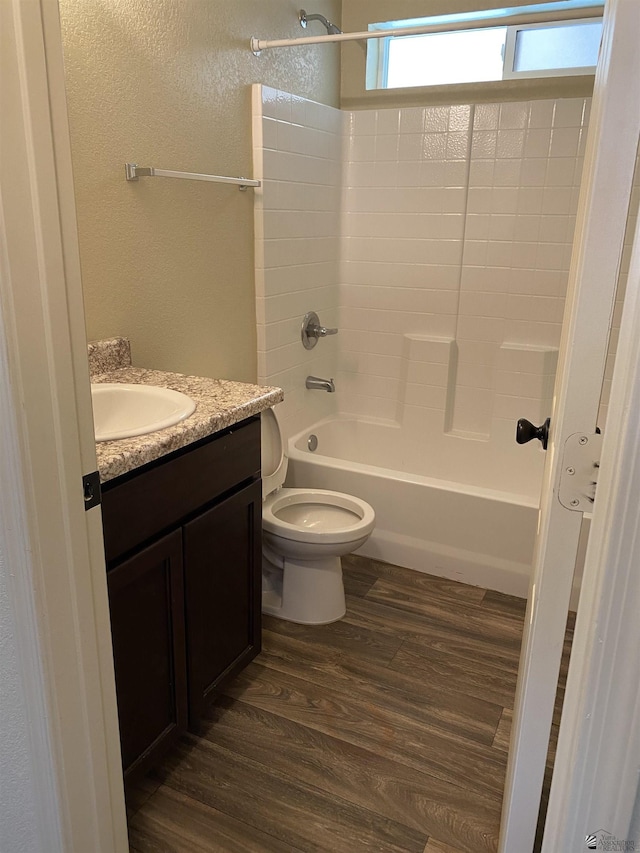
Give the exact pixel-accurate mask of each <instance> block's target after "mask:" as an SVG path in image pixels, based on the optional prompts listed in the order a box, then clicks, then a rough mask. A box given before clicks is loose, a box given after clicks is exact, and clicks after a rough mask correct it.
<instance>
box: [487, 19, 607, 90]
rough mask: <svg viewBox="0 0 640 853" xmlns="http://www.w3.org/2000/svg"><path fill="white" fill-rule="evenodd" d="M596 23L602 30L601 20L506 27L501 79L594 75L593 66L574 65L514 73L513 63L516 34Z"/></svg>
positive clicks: (594, 68) (548, 22) (578, 20)
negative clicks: (525, 31) (524, 31)
mask: <svg viewBox="0 0 640 853" xmlns="http://www.w3.org/2000/svg"><path fill="white" fill-rule="evenodd" d="M598 23H599V24H600V27H601V28H602V18H569V19H566V20H564V21H547V22H541V23H539V24H521V25H518V24H514V25H512V26H510V27H507V38H506V41H505V44H504V62H503V68H502V79H503V80H522V79H531V78H537V77H577V76H579V75H584V74H595V71H596V66H595V65H574V66H570V67H568V68H540V69H537V70H535V71H516V70H515V69H514V63H515V58H516V43H517V39H518V33H519V32H522V31H523V30H549V29H552V28H555V27H566V26H575V25H577V24H598Z"/></svg>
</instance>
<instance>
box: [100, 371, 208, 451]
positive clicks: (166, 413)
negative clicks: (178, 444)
mask: <svg viewBox="0 0 640 853" xmlns="http://www.w3.org/2000/svg"><path fill="white" fill-rule="evenodd" d="M91 399H92V402H93V423H94V427H95V433H96V441H114V440H115V439H117V438H131V437H133V436H135V435H145V434H146V433H148V432H155V431H156V430H158V429H164V428H165V427H169V426H173V425H174V424H177V423H179V422H180V421H183V420H184V419H185V418H188V417H189V415H190V414H192V413H193V411H194V410H195V408H196V404H195V403H194V402H193V400H192V399H191V398H190V397H187V395H186V394H181V393H180V391H172V390H171V389H170V388H160V387H158V386H156V385H125V384H124V383H123V384H120V383H117V382H116V383H111V382H104V383H100V382H97V383H95V384H92V385H91Z"/></svg>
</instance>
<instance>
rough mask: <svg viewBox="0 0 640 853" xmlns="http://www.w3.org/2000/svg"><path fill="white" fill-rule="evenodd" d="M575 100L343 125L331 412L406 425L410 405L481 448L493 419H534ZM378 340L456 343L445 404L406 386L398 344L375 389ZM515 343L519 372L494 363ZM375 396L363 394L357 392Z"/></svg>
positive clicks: (572, 179) (555, 325)
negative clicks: (525, 353) (526, 359)
mask: <svg viewBox="0 0 640 853" xmlns="http://www.w3.org/2000/svg"><path fill="white" fill-rule="evenodd" d="M588 106H589V103H588V101H585V100H583V99H572V100H562V101H560V100H559V101H533V102H524V103H511V104H482V105H477V106H475V107H470V106H456V107H437V108H433V107H431V108H408V109H402V110H399V111H398V110H377V111H376V110H371V111H362V112H357V113H352V114H351V115H350V116H349V117H348V119H347V125H346V136H347V140H346V144H345V152H346V176H345V189H344V192H343V206H344V215H343V234H344V243H345V245H344V249H343V254H342V267H341V285H342V286H341V314H340V325H341V328H342V333H343V334H342V339H341V352H343V353H344V355H345V356H347V355H348V357H345V358H343V357H342V356H341V362H340V367H339V371H340V372H339V378H340V386H341V387H342V386H343V385H346V387H348V395H346V399H344V400H340V406H341V409H342V410H343V411H345V410H346V411H349V412H354V413H356V414H359V415H370V414H374V413H375V414H376V415H378V416H382V417H389V418H395V419H398V420H400V421H403V422H406V423H409V422H412V423H413V422H418V421H419V418H417V417H416V416H414V414H413V413H412V412H410V411H409V409H410V408H412V407H419V408H423V409H427V408H432V409H440V408H441V409H442V411H441V421H442V424H443V428H444V429H445V430H448V431H450V432H452V433H454V434H456V435H460V436H468V437H469V438H475V439H488V438H489V437H490V435H491V433H492V431H494V430H495V429H496V427H497V426H498V425H497V424H496V423H495V421H496V419H498V420H509V422H510V428H511V427H512V423H511V422H512V420H513V416H514V412H516V416H520V415H522V416H525V417H526V416H528V415H530V416H531V417H532V418H534V419H535V418H538V417H540V416H541V415H542V414H543V411H545V412H546V410H547V409H548V408H549V407H550V396H551V390H550V389H551V386H552V382H553V369H551V370H550V368H549V365H552V364H554V360H555V358H556V356H555V351H556V349H557V346H558V343H559V334H560V326H561V323H562V312H563V307H564V293H565V290H566V283H567V273H568V267H569V261H570V254H571V243H572V237H573V229H574V225H575V212H576V207H577V198H578V190H579V181H580V174H581V168H582V151H583V147H584V136H585V132H586V122H587V120H588ZM394 158H395V159H394ZM367 329H368V330H369V332H370V335H369V336H368V337H364V336H362V335H358V336H356V337H354V335H353V332H356V331H357V332H364V331H365V330H367ZM381 335H385V336H387V337H388V336H391V337H394V336H400V335H402V336H403V338H404V340H405V341H406V340H413V339H414V338H416V337H420V336H422V337H425V339H428V338H430V337H443V338H446V339H449V340H452V341H454V342H455V345H453V346H451V347H450V349H449V352H450V355H451V358H452V362H451V364H450V365H449V369H448V371H447V374H448V380H449V382H450V383H452V387H449V388H448V391H447V393H446V394H443V393H442V389H441V388H440V387H439V386H438V385H436V384H431V383H430V382H428V381H424V380H423V381H422V382H420V383H418V385H419V391H418V390H417V388H416V387H414V386H415V385H416V383H414V382H412V381H411V380H410V379H409V378H408V377H410V376H412V375H413V371H412V369H407V366H406V363H405V362H406V359H407V355H406V348H405V350H403V357H398V353H397V352H396V353H395V355H396V359H395V361H393V362H390V363H389V364H387V365H386V369H387V374H386V375H391V376H392V377H394V376H395V378H397V379H398V380H399V382H398V383H396V384H391V383H388V382H385V383H382V382H380V383H378V384H377V386H376V383H375V382H373V383H372V381H371V379H372V375H371V373H370V371H371V370H378V369H379V366H378V364H377V363H376V362H372V361H370V360H369V357H370V356H371V355H372V354H374V353H375V352H376V351H377V347H378V341H379V339H380V336H381ZM383 345H384V347H385V349H386V350H389V348H390V346H391V344H390V342H389V341H387V340H385V341H384V344H383ZM505 347H506V349H505ZM514 348H515V349H516V350H517V349H518V348H525V350H526V348H529V350H530V351H531V352H533V353H536V354H537V356H536V359H534V361H533V362H531V364H530V365H529V367H528V368H527V370H522V371H518V370H515V369H513V368H508V369H505V367H504V366H503V367H500V366H499V365H500V364H501V358H503V357H504V356H503V353H504V352H506V351H508V352H511V351H512V350H513V349H514ZM501 353H502V355H501ZM393 370H395V371H396V373H395V375H394V374H393V373H392V372H391V371H393ZM425 375H426V374H425ZM374 378H375V375H374ZM406 383H408V384H407V387H405V384H406ZM372 387H373V388H374V389H375V393H374V395H373V396H374V397H375V399H372V394H371V392H370V391H367V392H366V393H365V388H366V389H370V388H372ZM394 413H395V414H394ZM544 417H546V414H544ZM543 419H544V418H543ZM498 432H500V433H502V432H503V429H498Z"/></svg>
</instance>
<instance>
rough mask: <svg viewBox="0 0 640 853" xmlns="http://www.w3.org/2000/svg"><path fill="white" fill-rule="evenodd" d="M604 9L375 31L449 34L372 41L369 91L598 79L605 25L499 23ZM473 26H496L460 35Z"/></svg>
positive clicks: (453, 19)
mask: <svg viewBox="0 0 640 853" xmlns="http://www.w3.org/2000/svg"><path fill="white" fill-rule="evenodd" d="M601 5H602V2H601V0H563V2H553V3H544V4H537V5H535V6H524V7H523V6H519V7H516V8H509V9H493V10H488V11H486V12H472V13H465V14H459V15H443V16H441V17H438V18H414V19H411V20H408V21H387V22H385V23H380V24H371V25H370V26H369V29H370V30H376V29H383V30H393V29H405V28H410V27H421V26H430V25H432V24H450V25H451V31H448V32H438V33H427V34H424V33H423V34H416V35H407V34H405V35H398V36H394V35H390V36H386V37H384V38H379V39H370V40H369V42H368V48H367V89H396V88H401V87H402V88H404V87H410V86H439V85H443V84H451V83H479V82H484V81H492V80H507V79H514V78H521V77H557V76H564V75H570V74H593V73H594V71H595V66H596V63H597V59H598V49H599V46H600V38H601V35H602V18H584V19H571V20H554V21H544V18H542V19H541V21H540V23H535V24H526V25H522V26H519V25H512V26H507V25H503V26H501V25H500V18H504V17H507V16H512V15H517V14H526V13H529V12H536V13H544V12H545V11H547V12H557V11H559V10H563V11H566V10H575V9H586V8H589V7H594V6H597V7H599V6H601ZM475 20H478V21H479V20H482V21H487V20H490V21H494V20H495V24H496V26H495V27H493V26H486V25H485V26H483V27H482V28H478V29H464V30H461V29H456V26H455V25H456V24H459V23H461V22H465V23H466V22H473V21H475Z"/></svg>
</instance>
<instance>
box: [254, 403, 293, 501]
mask: <svg viewBox="0 0 640 853" xmlns="http://www.w3.org/2000/svg"><path fill="white" fill-rule="evenodd" d="M260 429H261V434H262V436H261V451H262V497H263V499H264V498H266V497H267V495H270V494H271V492H275V490H276V489H279V488H280V486H282V484H283V483H284V480H285V477H286V476H287V456H286V454H285V452H284V438H283V435H282V430H281V429H280V423H279V422H278V417H277V415H276V413H275V410H274V409H265V411H264V412H262V414H261V415H260Z"/></svg>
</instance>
